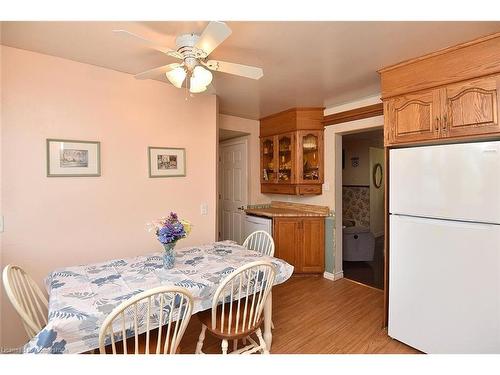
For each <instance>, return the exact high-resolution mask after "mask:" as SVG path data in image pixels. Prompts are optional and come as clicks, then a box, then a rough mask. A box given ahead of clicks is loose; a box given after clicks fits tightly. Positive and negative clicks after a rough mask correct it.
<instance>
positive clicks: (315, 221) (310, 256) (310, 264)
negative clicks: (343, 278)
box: [300, 218, 325, 273]
mask: <svg viewBox="0 0 500 375" xmlns="http://www.w3.org/2000/svg"><path fill="white" fill-rule="evenodd" d="M300 256H301V262H300V263H301V265H302V267H301V271H302V272H304V273H323V272H324V270H325V219H324V218H311V219H303V220H302V249H301V251H300Z"/></svg>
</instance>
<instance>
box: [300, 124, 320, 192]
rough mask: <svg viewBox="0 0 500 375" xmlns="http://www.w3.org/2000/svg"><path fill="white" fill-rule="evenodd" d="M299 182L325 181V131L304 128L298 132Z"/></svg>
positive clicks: (313, 182)
mask: <svg viewBox="0 0 500 375" xmlns="http://www.w3.org/2000/svg"><path fill="white" fill-rule="evenodd" d="M297 137H298V158H297V166H298V168H297V174H298V181H299V183H306V184H321V183H323V131H321V130H303V131H299V132H297Z"/></svg>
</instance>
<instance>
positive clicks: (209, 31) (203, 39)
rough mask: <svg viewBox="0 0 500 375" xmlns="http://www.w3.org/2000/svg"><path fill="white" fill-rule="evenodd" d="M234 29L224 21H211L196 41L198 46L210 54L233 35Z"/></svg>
mask: <svg viewBox="0 0 500 375" xmlns="http://www.w3.org/2000/svg"><path fill="white" fill-rule="evenodd" d="M231 33H232V31H231V29H230V28H229V26H227V25H226V24H225V23H224V22H218V21H211V22H210V23H209V24H208V25H207V27H205V30H203V33H201V36H200V39H198V42H197V43H196V46H195V47H196V48H198V49H201V50H202V51H203V52H205V53H206V54H207V56H208V55H210V53H211V52H212V51H213V50H214V49H216V48H217V46H218V45H219V44H221V43H222V42H223V41H224V40H226V38H227V37H228V36H229V35H231Z"/></svg>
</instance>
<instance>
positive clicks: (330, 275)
mask: <svg viewBox="0 0 500 375" xmlns="http://www.w3.org/2000/svg"><path fill="white" fill-rule="evenodd" d="M323 277H324V278H325V279H328V280H332V281H334V280H335V275H334V274H333V273H331V272H326V271H325V272H324V273H323Z"/></svg>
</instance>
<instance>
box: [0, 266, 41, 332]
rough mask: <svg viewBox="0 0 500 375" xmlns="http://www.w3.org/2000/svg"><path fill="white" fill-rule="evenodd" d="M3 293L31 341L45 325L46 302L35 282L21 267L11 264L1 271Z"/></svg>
mask: <svg viewBox="0 0 500 375" xmlns="http://www.w3.org/2000/svg"><path fill="white" fill-rule="evenodd" d="M2 280H3V286H4V289H5V293H6V294H7V297H8V298H9V300H10V303H11V304H12V306H13V307H14V310H16V312H17V313H18V314H19V316H20V317H21V319H22V322H23V326H24V329H25V330H26V333H27V334H28V338H29V339H30V340H31V339H32V338H33V337H35V336H36V335H37V334H38V332H40V331H41V330H42V329H43V327H45V326H46V325H47V315H48V305H49V304H48V302H47V298H46V297H45V295H44V294H43V292H42V291H41V290H40V288H39V287H38V285H36V283H35V281H34V280H33V279H32V278H31V277H30V275H28V274H27V273H26V272H25V271H24V270H23V269H22V268H21V267H19V266H15V265H12V264H9V265H7V266H6V267H5V268H4V269H3V274H2Z"/></svg>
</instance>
